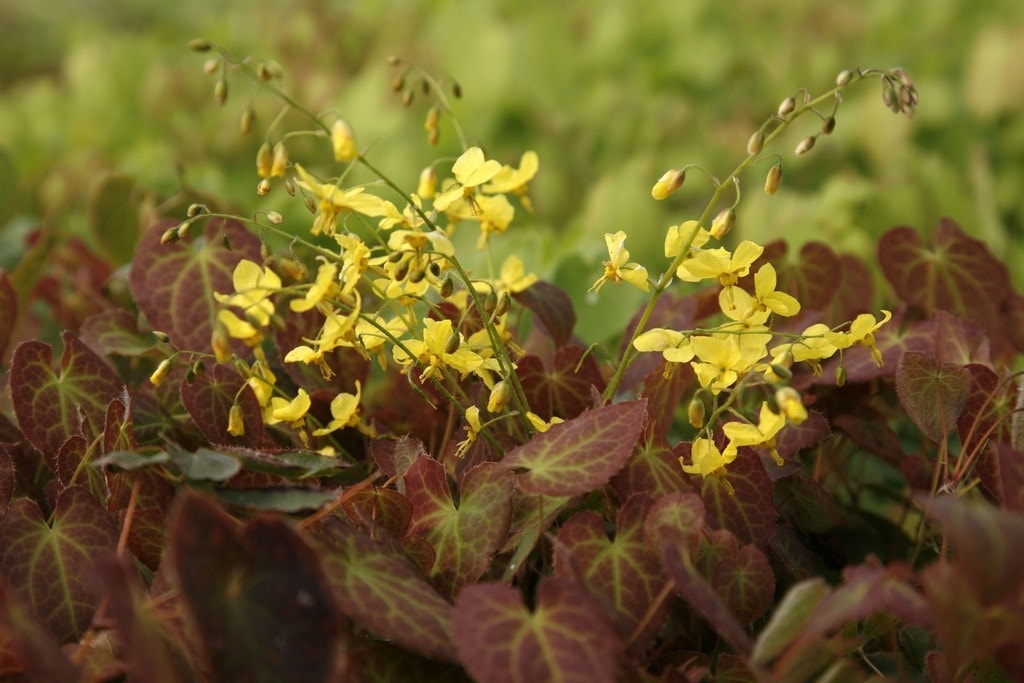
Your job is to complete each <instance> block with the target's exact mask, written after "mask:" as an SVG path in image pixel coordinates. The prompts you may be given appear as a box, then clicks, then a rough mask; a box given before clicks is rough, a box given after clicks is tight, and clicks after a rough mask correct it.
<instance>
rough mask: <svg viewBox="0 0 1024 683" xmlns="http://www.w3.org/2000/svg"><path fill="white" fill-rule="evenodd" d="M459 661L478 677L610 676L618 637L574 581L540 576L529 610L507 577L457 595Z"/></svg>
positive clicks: (574, 679)
mask: <svg viewBox="0 0 1024 683" xmlns="http://www.w3.org/2000/svg"><path fill="white" fill-rule="evenodd" d="M455 643H456V648H457V649H458V653H459V661H460V662H462V664H463V666H465V667H466V669H467V670H468V671H469V673H470V675H471V676H473V677H474V678H475V679H476V680H478V681H560V682H561V683H613V681H616V680H617V672H618V668H619V665H620V662H619V659H620V655H621V652H622V643H621V641H620V639H619V637H618V635H617V634H616V632H615V629H614V628H613V626H612V625H611V623H610V621H609V619H608V616H607V615H606V613H605V611H604V608H602V607H601V605H600V604H599V603H598V602H597V601H596V600H595V599H594V598H593V597H591V596H590V594H588V593H587V591H586V590H585V589H584V588H583V587H582V586H580V585H579V584H577V583H575V582H573V581H571V580H569V579H563V578H547V579H543V580H542V581H541V583H540V586H539V587H538V589H537V595H536V606H535V608H534V609H533V611H532V612H531V611H530V610H529V609H528V608H527V607H526V606H525V605H524V604H523V598H522V595H521V594H520V593H519V591H518V590H516V589H515V588H513V587H511V586H506V585H504V584H475V585H471V586H467V587H466V588H465V589H463V591H462V592H461V593H459V597H458V598H457V599H456V601H455Z"/></svg>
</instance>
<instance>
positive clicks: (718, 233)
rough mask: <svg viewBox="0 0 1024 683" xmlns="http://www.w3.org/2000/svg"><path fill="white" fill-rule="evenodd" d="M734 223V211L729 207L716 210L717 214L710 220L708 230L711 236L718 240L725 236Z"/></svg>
mask: <svg viewBox="0 0 1024 683" xmlns="http://www.w3.org/2000/svg"><path fill="white" fill-rule="evenodd" d="M735 224H736V211H735V210H733V209H732V208H731V207H730V208H728V209H722V210H721V211H719V212H718V215H717V216H715V220H713V221H711V229H710V230H708V232H709V233H711V236H712V237H714V238H715V239H718V240H720V239H722V238H723V237H725V236H726V235H727V234H728V233H729V231H730V230H732V226H733V225H735Z"/></svg>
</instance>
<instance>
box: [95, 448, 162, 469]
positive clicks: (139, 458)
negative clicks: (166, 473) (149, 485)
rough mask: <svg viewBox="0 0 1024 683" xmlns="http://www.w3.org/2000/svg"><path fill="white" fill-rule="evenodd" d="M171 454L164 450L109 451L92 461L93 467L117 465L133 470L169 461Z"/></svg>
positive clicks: (120, 467)
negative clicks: (149, 451)
mask: <svg viewBox="0 0 1024 683" xmlns="http://www.w3.org/2000/svg"><path fill="white" fill-rule="evenodd" d="M170 459H171V456H169V455H168V454H167V453H166V452H165V451H158V452H156V453H139V452H137V451H110V452H109V453H105V454H103V455H102V456H101V457H99V458H96V459H95V460H93V461H92V466H93V467H117V468H119V469H122V470H135V469H138V468H140V467H148V466H150V465H159V464H160V463H164V462H169V461H170Z"/></svg>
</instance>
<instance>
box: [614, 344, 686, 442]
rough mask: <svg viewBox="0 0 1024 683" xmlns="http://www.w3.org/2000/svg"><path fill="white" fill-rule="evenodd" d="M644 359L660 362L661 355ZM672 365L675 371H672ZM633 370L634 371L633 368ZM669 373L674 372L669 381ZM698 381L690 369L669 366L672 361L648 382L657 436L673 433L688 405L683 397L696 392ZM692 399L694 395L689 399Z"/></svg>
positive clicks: (650, 413)
mask: <svg viewBox="0 0 1024 683" xmlns="http://www.w3.org/2000/svg"><path fill="white" fill-rule="evenodd" d="M673 329H680V328H673ZM681 329H687V328H681ZM644 356H654V357H655V358H659V357H658V354H644ZM634 365H635V363H634ZM669 365H674V366H675V367H672V368H670V369H669V367H668V366H669ZM630 367H631V368H632V366H630ZM666 369H669V370H670V372H671V374H670V376H669V377H665V371H666ZM696 380H697V376H696V374H695V373H694V371H693V368H691V367H690V366H689V365H682V366H680V365H679V364H678V363H672V364H669V363H668V361H666V360H664V359H659V362H658V363H657V364H656V367H655V369H654V370H653V371H652V372H651V373H650V374H648V375H647V377H646V379H645V380H644V388H643V393H642V395H643V396H644V397H645V398H646V399H647V412H648V416H649V419H650V423H651V428H652V429H653V430H654V431H655V433H657V434H661V435H666V434H670V433H671V432H672V425H673V424H674V423H675V421H676V416H677V413H678V412H679V407H680V406H685V405H686V404H685V403H683V396H684V395H686V394H687V391H688V390H691V389H693V388H695V386H696ZM692 397H693V393H692V391H691V392H690V394H689V395H688V398H692Z"/></svg>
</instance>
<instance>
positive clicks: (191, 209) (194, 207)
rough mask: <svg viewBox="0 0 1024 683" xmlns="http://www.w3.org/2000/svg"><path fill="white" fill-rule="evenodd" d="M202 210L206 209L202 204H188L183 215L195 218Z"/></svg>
mask: <svg viewBox="0 0 1024 683" xmlns="http://www.w3.org/2000/svg"><path fill="white" fill-rule="evenodd" d="M204 211H206V207H205V206H204V205H202V204H189V205H188V211H186V212H185V215H186V216H188V217H189V218H195V217H196V216H198V215H199V214H201V213H202V212H204Z"/></svg>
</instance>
